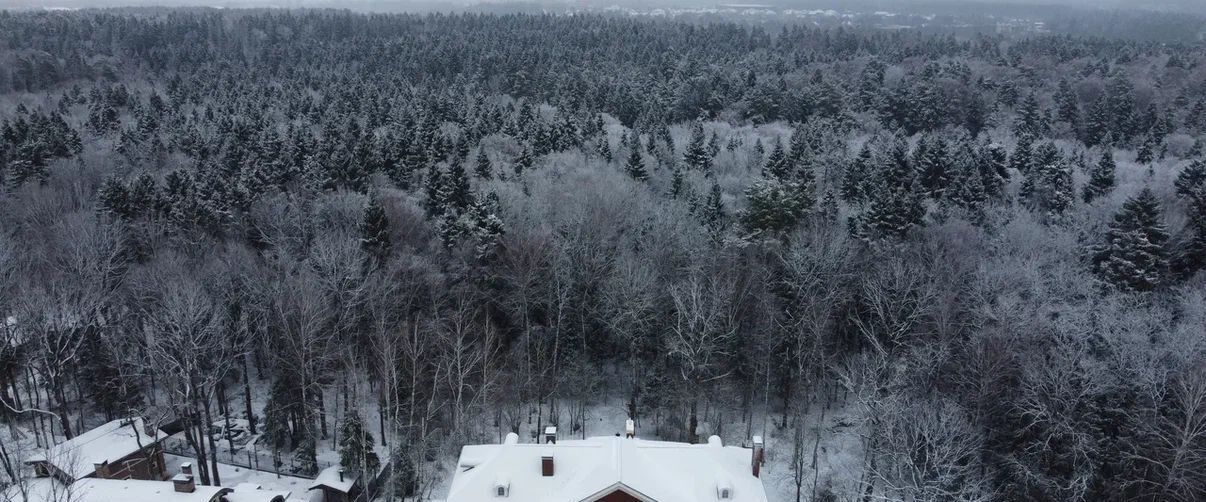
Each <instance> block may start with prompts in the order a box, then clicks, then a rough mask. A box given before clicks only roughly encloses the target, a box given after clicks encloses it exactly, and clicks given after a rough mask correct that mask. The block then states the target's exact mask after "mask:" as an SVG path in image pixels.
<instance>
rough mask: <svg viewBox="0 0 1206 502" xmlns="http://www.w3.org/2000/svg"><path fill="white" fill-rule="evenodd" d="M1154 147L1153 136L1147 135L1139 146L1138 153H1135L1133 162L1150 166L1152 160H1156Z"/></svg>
mask: <svg viewBox="0 0 1206 502" xmlns="http://www.w3.org/2000/svg"><path fill="white" fill-rule="evenodd" d="M1156 147H1157V146H1156V138H1155V136H1153V135H1150V134H1149V135H1148V136H1147V137H1146V138H1144V139H1143V143H1141V144H1140V145H1139V151H1138V152H1136V153H1135V162H1138V163H1140V164H1151V163H1152V161H1153V160H1156V159H1155V157H1156Z"/></svg>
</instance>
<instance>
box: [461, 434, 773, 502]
mask: <svg viewBox="0 0 1206 502" xmlns="http://www.w3.org/2000/svg"><path fill="white" fill-rule="evenodd" d="M547 455H551V456H552V457H553V462H554V464H555V466H556V468H555V474H554V475H553V476H543V475H541V457H544V456H547ZM751 455H752V451H751V450H749V449H746V448H739V447H732V446H723V445H722V444H720V441H719V439H715V440H714V441H710V442H709V444H699V445H693V444H687V443H673V442H667V441H647V440H642V439H625V438H621V437H613V436H603V437H593V438H588V439H584V440H559V441H557V443H556V444H518V443H517V442H512V441H511V440H510V438H509V439H508V441H506V442H504V443H503V444H500V445H469V446H465V447H464V448H462V449H461V461H460V462H458V465H457V470H456V473H455V474H454V475H453V479H452V486H451V488H450V489H449V493H448V502H500V501H504V500H515V501H523V502H578V501H584V502H589V501H594V500H598V499H600V498H602V497H604V496H606V495H608V494H610V493H612V492H615V491H616V490H621V491H623V492H625V493H628V494H630V495H632V496H633V497H635V498H637V499H640V500H644V501H649V502H701V501H719V500H720V499H719V498H718V497H717V487H718V486H724V487H728V488H730V489H731V492H732V498H730V499H728V500H725V501H724V502H766V492H765V490H764V489H763V487H762V482H761V480H759V479H758V478H756V477H754V476H753V474H752V472H751V471H750V461H751V459H752V457H751ZM499 479H505V480H507V483H508V485H509V495H508V497H506V498H498V497H495V495H494V494H495V491H494V488H495V485H496V484H497V483H498V481H497V480H499Z"/></svg>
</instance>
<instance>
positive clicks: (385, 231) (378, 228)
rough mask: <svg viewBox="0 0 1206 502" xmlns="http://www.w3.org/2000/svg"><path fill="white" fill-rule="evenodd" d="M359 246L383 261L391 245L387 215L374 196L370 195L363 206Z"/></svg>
mask: <svg viewBox="0 0 1206 502" xmlns="http://www.w3.org/2000/svg"><path fill="white" fill-rule="evenodd" d="M360 247H361V248H362V249H364V252H366V253H368V254H369V256H372V257H373V258H375V259H377V260H378V261H384V260H385V259H386V257H388V256H389V253H390V248H391V247H392V240H391V239H390V232H389V216H387V215H386V214H385V208H384V207H382V206H381V203H380V202H378V201H377V198H376V197H370V198H369V202H368V205H367V206H365V208H364V219H363V220H362V221H361V222H360Z"/></svg>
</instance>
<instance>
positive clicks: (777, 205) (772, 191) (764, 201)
mask: <svg viewBox="0 0 1206 502" xmlns="http://www.w3.org/2000/svg"><path fill="white" fill-rule="evenodd" d="M745 197H746V200H747V201H748V205H747V207H746V209H745V211H743V212H742V214H741V224H742V226H743V227H745V229H746V230H747V231H748V232H749V233H750V234H752V235H755V236H757V235H781V234H782V233H783V232H786V231H788V230H790V229H792V228H793V227H795V225H796V223H798V222H799V221H800V220H801V219H802V218H803V217H804V216H805V215H807V214H808V213H809V212H810V211H811V210H812V208H813V205H814V201H813V199H812V192H811V187H803V186H801V185H800V184H799V183H795V182H787V181H782V180H778V179H774V178H770V179H762V180H758V181H755V182H754V183H753V184H752V185H750V187H749V188H747V189H746V190H745Z"/></svg>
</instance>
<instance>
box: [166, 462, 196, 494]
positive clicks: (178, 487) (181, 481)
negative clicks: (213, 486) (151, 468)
mask: <svg viewBox="0 0 1206 502" xmlns="http://www.w3.org/2000/svg"><path fill="white" fill-rule="evenodd" d="M172 489H173V490H175V491H177V492H180V493H193V492H194V491H196V490H197V483H196V482H195V481H194V480H193V464H192V463H191V462H185V463H183V464H180V474H177V475H175V476H172Z"/></svg>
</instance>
